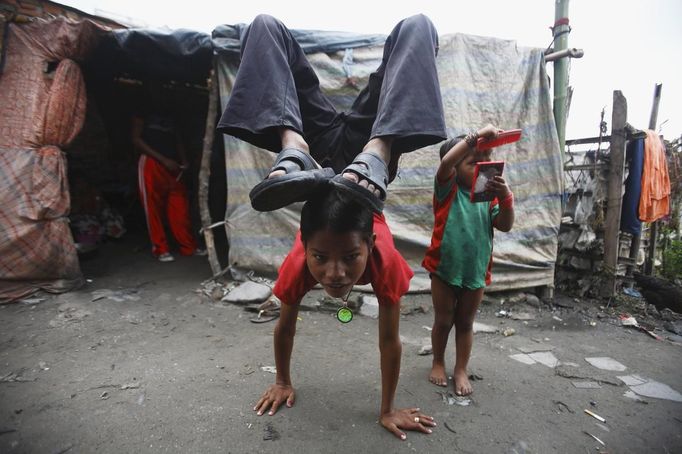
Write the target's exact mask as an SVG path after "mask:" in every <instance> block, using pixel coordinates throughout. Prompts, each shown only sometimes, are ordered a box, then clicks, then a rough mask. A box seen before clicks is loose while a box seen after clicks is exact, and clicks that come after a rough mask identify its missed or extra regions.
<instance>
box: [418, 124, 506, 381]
mask: <svg viewBox="0 0 682 454" xmlns="http://www.w3.org/2000/svg"><path fill="white" fill-rule="evenodd" d="M498 133H499V130H498V129H497V128H495V127H493V126H492V125H488V126H486V127H484V128H482V129H480V130H479V131H478V132H476V133H472V134H469V135H467V136H464V137H461V136H460V137H457V138H454V139H450V140H449V141H447V142H445V143H444V144H443V145H442V146H441V149H440V156H441V161H440V165H439V166H438V170H437V172H436V178H435V190H434V197H433V210H434V215H435V222H434V227H433V235H432V238H431V245H430V247H429V248H428V250H427V251H426V257H425V258H424V261H423V263H422V265H423V266H424V268H426V270H427V271H429V273H430V274H431V295H432V299H433V306H434V322H433V330H432V331H431V342H432V346H433V366H432V368H431V373H430V375H429V381H430V382H431V383H434V384H436V385H439V386H447V383H448V380H447V375H446V372H445V360H444V355H445V347H446V345H447V342H448V336H449V334H450V331H451V330H452V327H453V325H454V326H455V346H456V358H455V369H454V374H453V378H454V382H455V383H454V389H455V393H456V394H457V395H468V394H471V393H472V392H473V389H472V387H471V383H469V378H468V374H467V365H468V363H469V357H470V356H471V347H472V344H473V340H474V334H473V323H474V317H475V315H476V311H477V309H478V306H479V304H480V303H481V300H482V299H483V292H484V289H485V286H486V285H488V284H490V282H491V274H490V270H491V266H492V250H493V227H495V228H496V229H498V230H501V231H503V232H508V231H509V230H511V228H512V225H513V224H514V196H513V194H512V192H511V190H510V189H509V186H508V185H507V183H506V182H505V180H504V178H502V176H496V177H495V178H494V179H491V180H489V181H488V183H487V185H486V190H487V191H489V192H491V193H492V194H494V196H495V199H494V200H493V201H491V202H479V203H473V202H471V201H470V199H469V195H470V191H471V187H472V184H473V179H474V169H475V167H476V163H478V162H481V161H489V160H490V150H486V151H477V150H476V144H477V141H478V139H479V137H481V138H484V139H494V138H495V137H497V135H498Z"/></svg>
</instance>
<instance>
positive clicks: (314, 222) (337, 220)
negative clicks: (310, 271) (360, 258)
mask: <svg viewBox="0 0 682 454" xmlns="http://www.w3.org/2000/svg"><path fill="white" fill-rule="evenodd" d="M327 229H329V230H331V231H332V232H334V233H347V232H354V231H356V232H360V233H361V234H362V236H363V237H364V238H365V239H366V240H367V241H369V240H370V239H371V238H372V235H373V233H374V216H373V214H372V210H371V209H369V208H367V207H364V206H362V205H360V204H359V203H357V202H356V201H354V200H352V199H349V198H347V197H344V196H343V194H341V193H339V191H338V190H337V189H335V188H334V187H333V186H332V185H329V186H328V187H327V188H325V189H323V190H322V191H320V192H319V193H317V194H315V195H314V196H313V197H311V198H310V199H308V201H307V202H306V203H305V204H304V205H303V209H302V210H301V240H302V241H303V243H305V242H306V241H308V240H309V239H310V238H311V237H312V235H313V234H314V233H315V232H319V231H320V230H327Z"/></svg>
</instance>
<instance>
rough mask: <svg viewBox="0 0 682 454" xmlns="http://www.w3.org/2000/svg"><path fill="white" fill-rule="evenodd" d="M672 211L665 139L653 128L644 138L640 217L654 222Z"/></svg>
mask: <svg viewBox="0 0 682 454" xmlns="http://www.w3.org/2000/svg"><path fill="white" fill-rule="evenodd" d="M669 213H670V177H669V175H668V163H667V162H666V158H665V146H664V145H663V141H662V140H661V138H660V137H659V136H658V135H657V134H656V132H654V131H652V130H647V132H646V139H645V140H644V170H643V172H642V195H641V196H640V199H639V219H640V220H641V221H644V222H654V221H656V220H658V219H660V218H662V217H663V216H667V215H668V214H669Z"/></svg>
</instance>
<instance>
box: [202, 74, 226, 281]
mask: <svg viewBox="0 0 682 454" xmlns="http://www.w3.org/2000/svg"><path fill="white" fill-rule="evenodd" d="M216 78H217V75H216V73H215V70H211V75H210V78H209V80H208V85H209V87H208V113H207V114H206V131H205V132H204V147H203V150H202V152H201V167H200V169H199V214H200V215H201V231H202V232H203V234H204V241H205V242H206V250H207V251H208V263H209V264H210V265H211V271H212V272H213V276H217V275H219V274H220V272H221V267H220V261H219V260H218V253H217V251H216V248H215V241H214V239H213V228H212V223H211V212H210V210H209V207H208V192H209V191H208V189H209V180H210V177H211V155H212V154H213V137H214V135H215V118H216V114H217V106H218V102H219V101H218V83H217V80H216Z"/></svg>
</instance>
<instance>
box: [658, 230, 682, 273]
mask: <svg viewBox="0 0 682 454" xmlns="http://www.w3.org/2000/svg"><path fill="white" fill-rule="evenodd" d="M663 275H664V276H665V277H667V278H668V279H682V240H673V241H672V242H671V243H670V245H669V247H667V248H666V249H665V251H664V252H663Z"/></svg>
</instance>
